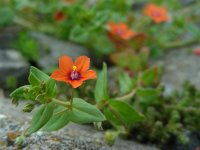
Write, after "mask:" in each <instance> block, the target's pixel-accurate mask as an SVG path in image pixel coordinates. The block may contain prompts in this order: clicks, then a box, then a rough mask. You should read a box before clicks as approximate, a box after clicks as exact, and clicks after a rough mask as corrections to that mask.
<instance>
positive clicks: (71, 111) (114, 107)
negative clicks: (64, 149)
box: [11, 56, 143, 143]
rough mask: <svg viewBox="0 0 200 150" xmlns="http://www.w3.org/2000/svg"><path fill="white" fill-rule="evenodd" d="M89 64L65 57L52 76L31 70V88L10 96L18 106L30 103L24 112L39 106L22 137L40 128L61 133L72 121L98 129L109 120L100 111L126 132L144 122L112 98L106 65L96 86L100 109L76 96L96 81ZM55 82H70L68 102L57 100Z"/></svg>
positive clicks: (134, 112)
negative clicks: (108, 88) (88, 82)
mask: <svg viewBox="0 0 200 150" xmlns="http://www.w3.org/2000/svg"><path fill="white" fill-rule="evenodd" d="M89 64H90V59H89V58H88V57H86V56H80V57H78V58H77V59H76V61H75V62H74V63H73V61H72V59H71V58H70V57H69V56H62V57H61V58H60V59H59V70H55V71H54V72H53V73H52V75H51V77H50V76H48V75H47V74H45V73H43V72H42V71H40V70H39V69H37V68H35V67H31V69H30V75H29V83H30V85H25V86H22V87H20V88H18V89H16V90H15V91H13V92H12V93H11V97H12V99H13V103H14V104H16V105H18V102H19V101H20V100H24V101H27V104H26V105H25V107H24V108H23V111H24V112H31V111H32V110H33V109H35V107H39V108H37V110H36V111H35V113H34V115H33V119H32V122H31V125H30V127H29V128H28V129H27V130H26V131H25V132H24V133H23V134H22V136H21V137H23V138H24V136H27V135H30V134H32V133H34V132H36V131H38V130H39V129H42V130H44V131H54V130H58V129H60V128H62V127H64V126H65V125H67V124H68V123H69V122H74V123H79V124H82V123H93V122H94V123H95V125H96V126H99V125H100V122H102V121H105V120H106V118H105V116H104V115H103V114H102V113H101V111H100V110H99V109H102V110H103V111H104V113H105V114H106V116H107V117H109V121H111V122H112V123H114V124H115V125H116V126H118V125H123V126H124V127H125V128H126V130H127V131H128V130H129V125H132V124H133V123H134V122H136V121H139V120H141V119H143V116H142V115H141V114H139V113H138V112H136V111H135V110H134V109H133V108H132V107H131V106H130V105H129V104H127V103H125V102H121V101H117V100H114V99H110V98H109V96H108V94H107V77H106V76H107V73H106V72H107V69H106V64H104V67H103V71H102V72H101V73H100V74H99V77H98V80H97V83H96V87H95V101H96V103H97V107H96V106H94V105H91V104H89V103H87V102H86V101H84V100H83V99H81V98H75V97H74V89H75V88H77V87H79V86H81V85H82V84H83V82H84V81H85V80H88V79H94V78H96V72H95V71H93V70H89ZM53 79H55V80H57V81H63V82H65V83H69V84H70V85H71V86H72V88H71V91H72V94H71V98H70V99H69V100H60V99H59V98H57V87H56V83H55V81H54V80H53ZM98 108H99V109H98ZM128 114H129V115H128ZM130 114H131V115H130ZM112 116H113V117H112ZM20 139H22V138H20V137H19V138H18V139H17V141H16V142H17V143H21V140H20ZM19 141H20V142H19Z"/></svg>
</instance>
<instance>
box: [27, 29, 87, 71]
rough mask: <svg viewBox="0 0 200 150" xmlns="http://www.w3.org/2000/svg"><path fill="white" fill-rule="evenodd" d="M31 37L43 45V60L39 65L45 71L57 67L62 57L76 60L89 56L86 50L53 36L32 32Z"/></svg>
mask: <svg viewBox="0 0 200 150" xmlns="http://www.w3.org/2000/svg"><path fill="white" fill-rule="evenodd" d="M30 35H31V36H32V37H33V38H35V39H36V40H37V41H38V42H39V43H40V45H41V47H42V48H41V50H40V52H41V55H42V58H41V59H40V60H39V61H38V65H39V66H40V67H42V68H44V69H48V68H51V67H53V66H57V64H58V58H59V57H60V56H61V55H69V56H71V57H72V58H76V57H77V56H80V55H86V56H89V52H88V50H87V49H86V48H84V47H82V46H79V45H77V44H73V43H70V42H67V41H61V40H59V39H56V38H54V37H51V36H47V35H44V34H41V33H37V32H31V33H30Z"/></svg>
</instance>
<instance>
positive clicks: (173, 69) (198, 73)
mask: <svg viewBox="0 0 200 150" xmlns="http://www.w3.org/2000/svg"><path fill="white" fill-rule="evenodd" d="M191 49H194V48H193V47H192V48H185V49H178V50H171V51H170V52H169V53H166V54H165V55H164V56H163V57H161V58H160V59H159V60H157V61H154V62H153V64H162V65H163V67H164V72H163V77H162V82H163V83H164V84H165V85H166V86H167V87H170V88H175V89H181V87H182V85H183V83H184V82H185V81H186V80H187V81H189V82H190V83H192V84H194V85H195V86H197V87H198V88H199V89H200V65H199V64H200V56H196V55H194V54H193V53H192V52H191Z"/></svg>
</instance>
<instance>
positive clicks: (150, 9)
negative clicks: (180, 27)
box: [144, 4, 169, 24]
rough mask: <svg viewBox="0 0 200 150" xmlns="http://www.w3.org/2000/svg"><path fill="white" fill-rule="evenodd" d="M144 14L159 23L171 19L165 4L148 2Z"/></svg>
mask: <svg viewBox="0 0 200 150" xmlns="http://www.w3.org/2000/svg"><path fill="white" fill-rule="evenodd" d="M144 14H145V15H147V16H148V17H150V18H151V19H152V20H153V21H154V22H155V23H157V24H159V23H162V22H166V21H169V15H168V12H167V9H166V8H165V7H163V6H157V5H155V4H148V5H147V6H146V8H145V9H144Z"/></svg>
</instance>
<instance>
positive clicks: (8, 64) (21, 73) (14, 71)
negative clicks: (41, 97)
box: [0, 50, 29, 88]
mask: <svg viewBox="0 0 200 150" xmlns="http://www.w3.org/2000/svg"><path fill="white" fill-rule="evenodd" d="M28 72H29V64H28V62H27V61H25V60H24V59H23V57H22V56H21V55H20V53H18V52H17V51H15V50H5V51H2V50H0V88H7V82H6V81H7V79H8V77H14V78H16V79H17V84H18V85H23V84H25V83H26V82H27V76H28Z"/></svg>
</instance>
